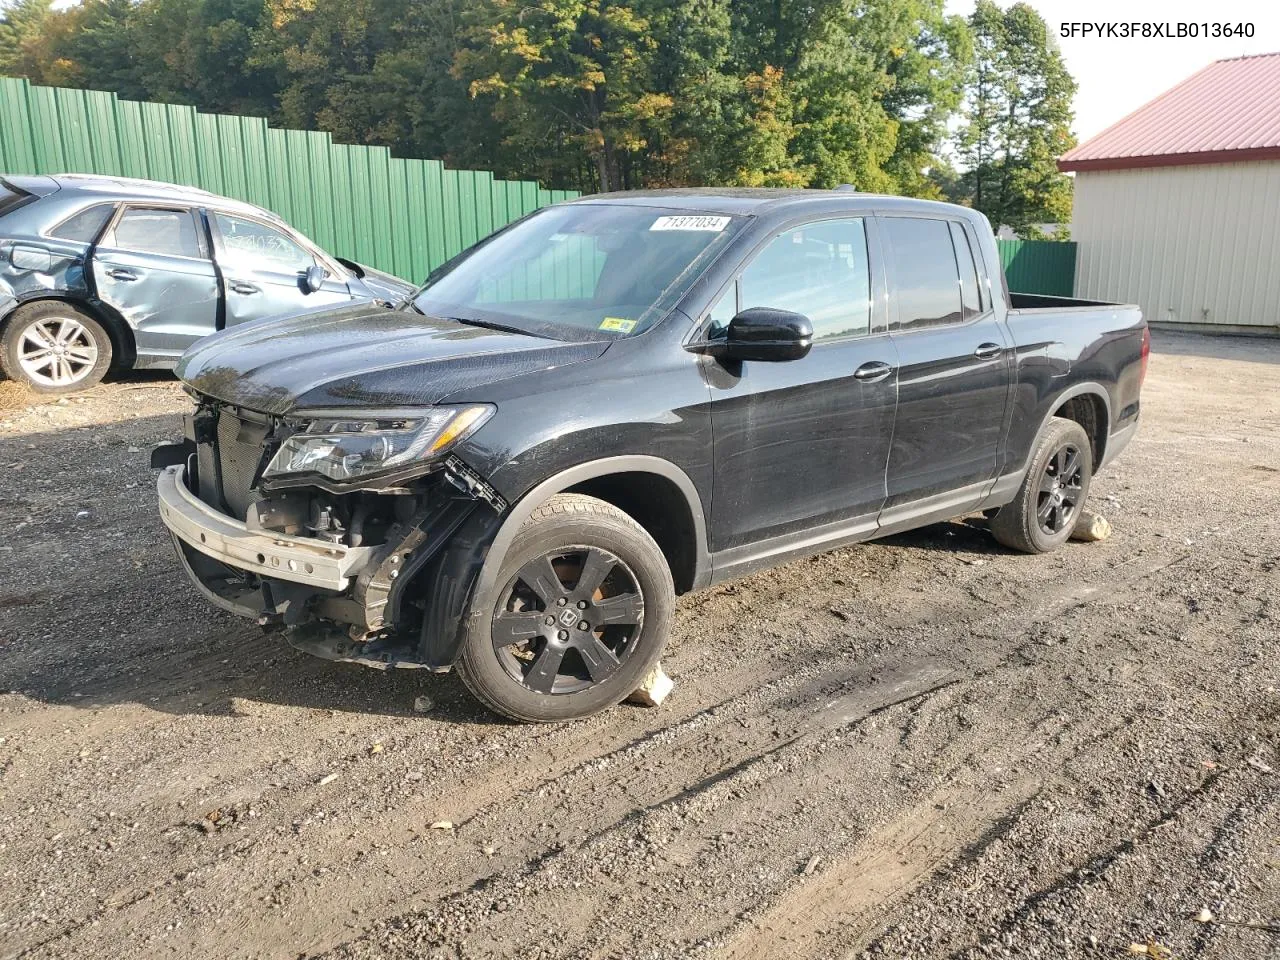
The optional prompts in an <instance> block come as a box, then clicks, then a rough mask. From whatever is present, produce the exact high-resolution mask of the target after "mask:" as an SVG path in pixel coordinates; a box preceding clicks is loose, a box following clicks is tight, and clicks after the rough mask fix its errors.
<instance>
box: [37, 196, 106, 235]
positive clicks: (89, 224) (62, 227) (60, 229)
mask: <svg viewBox="0 0 1280 960" xmlns="http://www.w3.org/2000/svg"><path fill="white" fill-rule="evenodd" d="M114 212H115V204H113V203H98V204H94V205H93V206H92V207H85V208H84V209H83V210H81V211H80V212H79V213H77V214H74V215H73V216H70V217H68V218H67V219H66V220H63V221H62V222H61V223H60V224H58V225H57V226H56V227H54V228H53V229H52V230H50V231H49V236H51V237H57V238H58V239H59V240H74V241H77V242H79V243H93V241H94V240H96V239H97V238H98V234H100V233H101V232H102V228H103V227H105V226H106V225H107V221H108V220H110V219H111V214H112V213H114Z"/></svg>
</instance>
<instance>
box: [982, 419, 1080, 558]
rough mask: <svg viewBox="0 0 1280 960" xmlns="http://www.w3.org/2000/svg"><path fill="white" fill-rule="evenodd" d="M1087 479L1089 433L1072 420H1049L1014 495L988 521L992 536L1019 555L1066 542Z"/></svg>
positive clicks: (1048, 548)
mask: <svg viewBox="0 0 1280 960" xmlns="http://www.w3.org/2000/svg"><path fill="white" fill-rule="evenodd" d="M1073 457H1074V459H1073ZM1064 476H1065V479H1063V477H1064ZM1092 480H1093V448H1092V447H1091V446H1090V444H1089V435H1088V434H1087V433H1085V431H1084V427H1082V426H1080V424H1078V423H1076V422H1075V421H1074V420H1064V419H1063V418H1062V417H1054V418H1053V419H1052V420H1050V421H1049V424H1048V426H1046V427H1045V429H1044V432H1043V433H1042V434H1041V435H1040V440H1039V442H1038V443H1037V444H1036V448H1035V452H1034V453H1033V454H1032V456H1031V466H1030V468H1029V469H1028V470H1027V475H1026V476H1025V477H1024V478H1023V480H1022V486H1021V487H1019V488H1018V495H1017V496H1016V497H1015V498H1014V499H1013V501H1012V502H1011V503H1006V504H1005V505H1004V506H1003V507H1001V508H1000V512H999V513H997V514H996V515H995V517H994V518H993V519H992V521H991V534H992V536H994V537H995V538H996V540H998V541H999V542H1000V543H1002V544H1004V545H1005V546H1006V547H1009V548H1010V549H1012V550H1021V551H1022V552H1023V553H1049V552H1050V551H1053V550H1057V549H1058V548H1059V547H1060V546H1062V545H1063V544H1064V543H1066V542H1067V540H1068V539H1070V537H1071V531H1072V530H1073V529H1074V528H1075V525H1076V521H1077V520H1079V519H1080V512H1081V510H1082V509H1083V508H1084V503H1085V500H1086V499H1087V498H1088V496H1089V484H1090V482H1091V481H1092ZM1055 497H1056V498H1057V499H1056V500H1055Z"/></svg>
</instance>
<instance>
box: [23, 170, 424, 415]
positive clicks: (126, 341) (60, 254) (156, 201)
mask: <svg viewBox="0 0 1280 960" xmlns="http://www.w3.org/2000/svg"><path fill="white" fill-rule="evenodd" d="M412 289H413V288H412V286H411V285H410V284H408V283H405V282H404V281H402V280H399V279H397V278H395V277H392V276H389V275H387V274H385V273H380V272H378V271H375V270H372V269H371V268H369V267H363V266H361V265H359V264H357V263H353V262H351V261H349V260H342V259H340V258H338V257H333V256H330V255H329V254H327V253H325V252H324V251H323V250H321V249H320V248H319V247H317V246H316V245H315V244H313V243H312V242H311V241H310V240H308V239H307V238H306V237H304V236H302V234H300V233H298V232H297V231H296V230H294V229H293V228H291V227H290V226H289V225H288V224H286V223H285V222H284V221H283V220H281V219H280V218H279V217H277V216H276V215H275V214H273V213H269V212H268V211H266V210H263V209H261V208H259V207H255V206H253V205H251V204H248V203H241V202H240V201H237V200H229V199H227V198H226V197H220V196H217V195H216V194H212V193H208V192H206V191H203V190H196V189H194V188H191V187H180V186H175V185H173V184H166V183H155V182H152V181H149V180H129V179H124V178H111V177H98V176H86V175H81V174H59V175H56V176H0V369H3V371H4V373H5V374H6V375H7V376H8V377H10V378H11V379H13V380H19V381H22V382H24V383H26V384H28V385H29V386H30V387H31V388H32V389H34V390H36V391H38V392H41V393H72V392H74V391H77V390H82V389H84V388H86V387H89V386H92V385H93V384H95V383H97V382H98V381H99V380H101V379H102V377H103V375H104V374H106V373H107V371H108V370H110V369H111V368H112V367H113V366H114V367H116V368H120V369H129V368H138V369H142V368H171V367H173V366H174V365H175V364H176V363H177V362H178V358H179V357H180V356H182V353H183V351H184V350H186V348H187V347H189V346H190V345H191V344H192V343H194V342H195V341H196V340H198V339H200V338H201V337H204V336H206V335H208V334H211V333H213V332H215V331H217V330H221V329H223V328H224V327H229V326H232V325H234V324H238V323H245V322H247V321H249V320H258V319H261V318H263V317H269V316H276V315H278V314H290V315H297V314H299V313H303V312H308V311H310V310H312V309H315V308H319V307H327V306H333V305H336V304H341V303H349V302H352V301H358V300H371V299H377V300H387V301H398V300H402V299H404V297H406V296H407V295H408V294H409V293H411V292H412Z"/></svg>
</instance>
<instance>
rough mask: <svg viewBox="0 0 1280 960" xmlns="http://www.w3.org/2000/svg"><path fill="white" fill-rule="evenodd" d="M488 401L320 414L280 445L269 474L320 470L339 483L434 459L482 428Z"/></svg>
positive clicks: (292, 474)
mask: <svg viewBox="0 0 1280 960" xmlns="http://www.w3.org/2000/svg"><path fill="white" fill-rule="evenodd" d="M493 411H494V408H493V407H491V406H489V405H487V404H472V405H468V406H450V407H425V408H423V409H422V410H421V411H420V412H419V411H409V412H405V411H389V412H385V413H379V412H378V411H370V412H368V413H364V412H361V413H360V414H359V415H358V416H348V417H337V416H334V417H327V416H317V417H316V419H314V420H312V421H311V422H310V423H309V424H308V425H307V426H306V428H305V429H304V430H302V431H301V432H299V433H295V434H294V435H293V436H291V437H289V439H287V440H285V441H284V443H282V444H281V445H280V449H279V450H277V451H276V454H275V456H274V457H272V458H271V462H270V463H269V464H267V469H266V470H264V471H263V473H262V476H263V477H264V478H265V479H273V478H280V477H301V476H305V475H307V474H319V475H321V476H323V477H327V478H328V479H330V480H333V481H335V482H337V483H349V482H351V481H355V480H360V479H363V478H364V477H370V476H375V475H377V474H381V473H389V472H392V471H395V470H399V469H402V468H404V467H406V466H410V465H412V464H413V463H415V462H417V461H421V460H430V459H433V458H435V457H437V456H440V455H441V454H443V453H445V452H447V451H448V450H449V449H450V448H451V447H453V446H455V445H456V444H457V443H459V442H460V441H462V440H463V439H465V438H466V437H467V436H469V435H470V434H472V433H473V432H475V431H476V430H477V429H479V427H480V425H481V424H482V423H484V422H485V421H486V420H488V419H489V417H490V416H492V415H493Z"/></svg>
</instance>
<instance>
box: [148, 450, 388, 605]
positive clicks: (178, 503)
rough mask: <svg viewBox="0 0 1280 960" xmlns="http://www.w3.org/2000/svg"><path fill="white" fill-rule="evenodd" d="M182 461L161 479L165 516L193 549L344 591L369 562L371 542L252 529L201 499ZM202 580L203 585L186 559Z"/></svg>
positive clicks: (289, 578)
mask: <svg viewBox="0 0 1280 960" xmlns="http://www.w3.org/2000/svg"><path fill="white" fill-rule="evenodd" d="M185 474H186V471H185V468H183V467H181V466H173V467H166V468H165V469H164V470H162V471H161V472H160V477H159V479H158V480H157V481H156V492H157V493H158V494H159V497H160V519H161V520H162V521H163V522H164V525H165V526H166V527H168V528H169V531H170V533H172V534H173V535H174V537H176V538H177V539H178V540H180V541H181V542H182V543H185V544H186V545H187V546H189V547H191V549H193V550H196V551H198V552H200V553H202V554H204V555H205V556H207V557H210V558H211V559H213V560H216V561H218V562H219V563H222V564H225V565H226V566H228V567H233V568H234V569H237V570H244V571H247V572H249V573H255V574H258V575H259V576H263V577H271V578H272V579H275V580H287V581H290V582H293V583H298V584H302V585H304V586H308V587H315V588H318V589H321V590H332V591H334V592H337V593H340V592H342V591H344V590H346V589H347V587H348V586H350V584H351V581H352V580H353V579H354V578H355V577H356V576H357V575H358V574H359V573H360V571H361V570H362V569H364V567H365V566H366V565H367V564H368V563H369V560H370V556H371V554H372V552H373V550H372V548H370V547H348V546H345V545H343V544H337V543H330V542H328V541H327V540H319V539H316V538H314V537H297V536H289V535H287V534H283V533H276V532H273V531H270V530H252V529H250V528H249V527H248V526H247V525H246V524H245V523H243V522H241V521H239V520H236V519H235V518H233V517H228V516H227V515H226V514H223V513H220V512H218V511H217V510H215V509H213V508H212V507H210V506H209V505H208V504H207V503H205V502H204V501H202V500H200V499H199V498H198V497H197V496H196V495H195V494H194V493H192V492H191V491H190V490H189V489H188V488H187V483H186V476H185ZM184 566H185V567H186V568H187V570H188V573H189V574H191V575H192V577H193V579H197V585H200V586H203V584H200V583H199V581H198V578H195V577H194V574H192V572H191V569H190V565H189V564H184Z"/></svg>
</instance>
